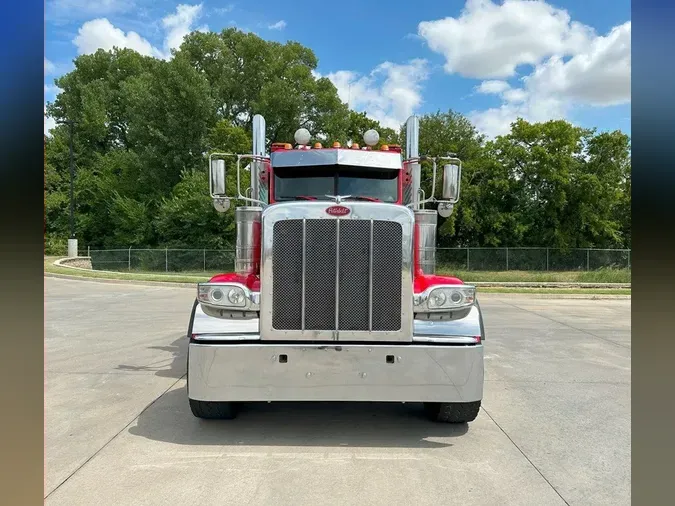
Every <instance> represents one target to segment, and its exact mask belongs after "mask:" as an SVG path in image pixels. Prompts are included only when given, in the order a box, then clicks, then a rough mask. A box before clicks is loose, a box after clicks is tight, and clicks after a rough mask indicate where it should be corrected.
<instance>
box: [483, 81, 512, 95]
mask: <svg viewBox="0 0 675 506" xmlns="http://www.w3.org/2000/svg"><path fill="white" fill-rule="evenodd" d="M510 87H511V86H510V85H509V83H507V82H506V81H483V82H482V83H480V85H479V86H477V87H476V91H477V92H478V93H483V94H486V95H499V94H500V93H503V92H505V91H506V90H508V89H509V88H510Z"/></svg>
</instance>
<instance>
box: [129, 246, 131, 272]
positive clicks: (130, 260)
mask: <svg viewBox="0 0 675 506" xmlns="http://www.w3.org/2000/svg"><path fill="white" fill-rule="evenodd" d="M129 271H131V246H129Z"/></svg>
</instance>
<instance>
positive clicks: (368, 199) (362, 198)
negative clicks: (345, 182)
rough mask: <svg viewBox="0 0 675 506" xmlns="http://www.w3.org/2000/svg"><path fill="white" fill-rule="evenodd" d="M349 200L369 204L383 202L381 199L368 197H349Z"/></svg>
mask: <svg viewBox="0 0 675 506" xmlns="http://www.w3.org/2000/svg"><path fill="white" fill-rule="evenodd" d="M348 199H354V200H366V201H368V202H382V201H381V200H380V199H378V198H377V197H367V196H366V195H354V196H349V197H348Z"/></svg>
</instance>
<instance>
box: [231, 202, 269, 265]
mask: <svg viewBox="0 0 675 506" xmlns="http://www.w3.org/2000/svg"><path fill="white" fill-rule="evenodd" d="M234 215H235V222H236V225H237V245H236V250H235V255H236V256H235V261H234V270H235V272H236V273H237V274H241V275H242V276H246V275H248V274H251V273H254V274H255V273H256V271H257V270H258V259H259V258H260V249H259V248H260V217H261V215H262V208H260V207H237V208H236V209H235V214H234Z"/></svg>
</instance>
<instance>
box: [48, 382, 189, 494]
mask: <svg viewBox="0 0 675 506" xmlns="http://www.w3.org/2000/svg"><path fill="white" fill-rule="evenodd" d="M185 376H187V373H185V374H183V375H182V376H181V377H180V378H178V379H177V380H176V381H174V382H173V383H172V384H171V385H169V387H168V388H167V389H166V390H164V391H163V392H162V393H161V394H160V395H159V396H158V397H157V398H155V399H154V400H153V401H152V402H151V403H150V404H148V405H147V406H145V407H144V408H143V409H142V410H141V412H140V413H138V414H137V415H136V416H135V417H134V418H133V420H131V421H129V423H127V424H126V425H125V426H124V427H122V428H121V429H120V430H119V431H117V433H116V434H115V435H114V436H113V437H111V438H110V439H109V440H108V441H107V442H106V443H105V444H104V445H103V446H101V447H100V448H99V449H98V450H96V451H95V452H94V453H93V455H91V456H90V457H89V458H88V459H87V460H85V461H84V462H83V463H82V464H80V465H79V466H77V469H75V470H74V471H73V472H72V473H70V474H69V475H68V476H66V478H65V479H63V480H62V481H61V483H59V484H58V485H57V486H56V487H54V488H53V489H52V491H51V492H49V493H48V494H47V495H46V496H45V500H47V499H48V498H49V496H50V495H52V494H53V493H54V492H56V491H57V490H58V489H59V488H61V486H62V485H63V484H64V483H66V482H67V481H68V480H69V479H70V478H72V477H73V476H74V475H75V474H76V473H77V472H78V471H79V470H80V469H82V468H83V467H84V466H86V465H87V464H88V463H89V461H90V460H92V459H93V458H94V457H96V455H98V454H99V453H101V451H102V450H103V449H104V448H105V447H106V446H108V445H109V444H110V443H112V442H113V441H114V440H115V439H117V436H119V435H120V434H122V432H124V431H125V430H127V429H128V428H129V426H130V425H131V424H132V423H134V422H135V421H136V420H138V418H139V417H140V416H141V415H142V414H143V413H145V412H146V411H147V409H148V408H149V407H150V406H152V405H153V404H154V403H156V402H157V401H158V400H160V399H161V398H162V397H163V396H164V395H165V394H166V393H167V392H168V391H169V390H171V389H172V388H173V387H174V386H176V384H177V383H178V382H179V381H180V380H182V379H183V378H185Z"/></svg>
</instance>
